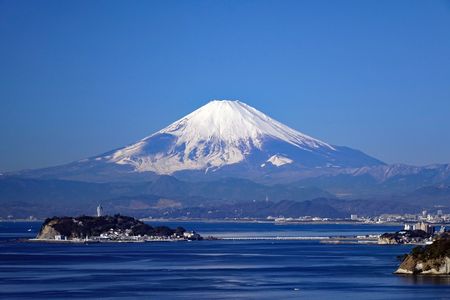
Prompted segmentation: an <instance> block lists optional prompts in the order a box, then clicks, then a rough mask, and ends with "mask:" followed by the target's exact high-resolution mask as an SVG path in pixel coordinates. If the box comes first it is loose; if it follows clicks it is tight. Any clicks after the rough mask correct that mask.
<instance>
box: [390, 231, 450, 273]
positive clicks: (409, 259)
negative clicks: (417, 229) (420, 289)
mask: <svg viewBox="0 0 450 300" xmlns="http://www.w3.org/2000/svg"><path fill="white" fill-rule="evenodd" d="M395 273H396V274H411V275H415V274H423V275H450V233H448V232H446V233H444V234H442V235H441V236H440V237H438V238H437V239H436V240H435V241H434V242H433V243H432V244H430V245H427V246H417V247H415V248H413V249H412V251H411V253H410V254H405V255H404V257H403V258H402V263H401V264H400V267H399V268H398V269H397V271H396V272H395Z"/></svg>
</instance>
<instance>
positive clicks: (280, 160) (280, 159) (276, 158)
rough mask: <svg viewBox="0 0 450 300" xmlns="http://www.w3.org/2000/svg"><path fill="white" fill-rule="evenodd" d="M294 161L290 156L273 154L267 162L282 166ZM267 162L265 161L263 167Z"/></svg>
mask: <svg viewBox="0 0 450 300" xmlns="http://www.w3.org/2000/svg"><path fill="white" fill-rule="evenodd" d="M293 162H294V161H293V160H292V159H290V158H287V157H284V156H282V155H278V154H275V155H272V156H271V157H270V158H269V159H268V160H266V163H271V164H272V165H274V166H277V167H280V166H283V165H287V164H292V163H293ZM266 163H263V164H262V165H261V167H265V166H266Z"/></svg>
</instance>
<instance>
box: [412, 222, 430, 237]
mask: <svg viewBox="0 0 450 300" xmlns="http://www.w3.org/2000/svg"><path fill="white" fill-rule="evenodd" d="M412 230H422V231H425V232H426V233H428V234H433V233H434V226H431V225H430V224H428V223H425V222H419V223H417V224H414V225H413V229H412Z"/></svg>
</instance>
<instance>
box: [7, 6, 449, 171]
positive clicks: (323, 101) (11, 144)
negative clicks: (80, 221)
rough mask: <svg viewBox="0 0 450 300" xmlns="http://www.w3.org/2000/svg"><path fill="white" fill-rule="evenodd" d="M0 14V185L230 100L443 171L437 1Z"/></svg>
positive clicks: (444, 23)
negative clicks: (0, 178)
mask: <svg viewBox="0 0 450 300" xmlns="http://www.w3.org/2000/svg"><path fill="white" fill-rule="evenodd" d="M105 4H106V2H101V1H99V2H95V3H94V2H90V1H84V2H83V1H81V2H77V4H76V5H75V2H58V1H40V2H33V1H21V2H15V1H0V39H1V40H2V41H3V43H2V44H3V47H1V48H0V65H1V66H2V67H1V68H0V104H1V106H2V109H0V128H1V130H0V140H1V141H2V142H1V143H0V172H2V171H13V170H20V169H24V168H39V167H46V166H52V165H58V164H62V163H68V162H71V161H76V160H79V159H82V158H86V157H90V156H93V155H98V154H99V153H103V152H105V151H108V150H111V149H115V148H118V147H122V146H125V145H127V144H130V143H133V142H135V141H137V140H139V139H142V138H144V137H145V136H148V135H150V134H152V133H154V132H156V131H158V130H160V129H162V128H164V127H166V126H167V125H169V124H170V123H172V122H174V121H175V120H177V119H179V118H181V117H183V116H185V115H187V114H188V113H190V112H192V111H194V110H195V109H197V108H199V107H200V106H202V105H204V104H206V103H207V102H208V101H210V100H213V99H237V100H240V101H242V102H245V103H247V104H249V105H251V106H253V107H255V108H256V109H258V110H260V111H262V112H264V113H266V114H267V115H269V116H270V117H273V118H274V119H276V120H278V121H280V122H282V123H284V124H286V125H288V126H290V127H292V128H294V129H296V130H299V131H301V132H303V133H305V134H308V135H311V136H313V137H316V138H318V139H320V140H323V141H326V142H329V143H332V144H335V145H344V146H349V147H352V148H355V149H359V150H362V151H364V152H365V153H367V154H370V155H371V156H374V157H376V158H378V159H380V160H382V161H384V162H386V163H406V164H413V165H425V164H432V163H450V141H449V140H448V138H447V137H448V135H449V131H450V118H449V117H448V115H449V112H450V85H449V84H448V79H449V78H450V56H449V55H448V53H450V4H449V2H448V1H432V2H421V1H396V2H395V3H393V2H390V1H381V2H380V1H365V2H364V3H362V2H360V1H344V2H340V3H339V4H337V3H335V2H332V1H319V2H297V1H284V2H282V3H275V2H272V1H245V2H229V1H215V2H194V3H183V2H170V1H169V2H167V1H164V2H162V1H161V2H133V3H127V4H125V3H120V2H111V1H108V4H109V5H108V9H105Z"/></svg>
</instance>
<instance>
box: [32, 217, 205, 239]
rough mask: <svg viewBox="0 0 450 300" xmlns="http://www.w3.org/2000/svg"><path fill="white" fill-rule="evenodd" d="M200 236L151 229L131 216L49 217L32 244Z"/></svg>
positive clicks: (192, 233)
mask: <svg viewBox="0 0 450 300" xmlns="http://www.w3.org/2000/svg"><path fill="white" fill-rule="evenodd" d="M201 239H202V237H201V236H200V235H199V234H198V233H196V232H194V231H187V230H186V229H184V228H183V227H177V228H175V229H172V228H169V227H167V226H157V227H152V226H150V225H148V224H146V223H144V222H142V221H140V220H137V219H135V218H133V217H128V216H122V215H114V216H97V217H93V216H80V217H53V218H48V219H46V220H45V221H44V223H43V224H42V226H41V229H40V231H39V234H38V235H37V237H36V238H35V239H33V240H34V241H52V242H53V241H60V242H150V241H191V240H201Z"/></svg>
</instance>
